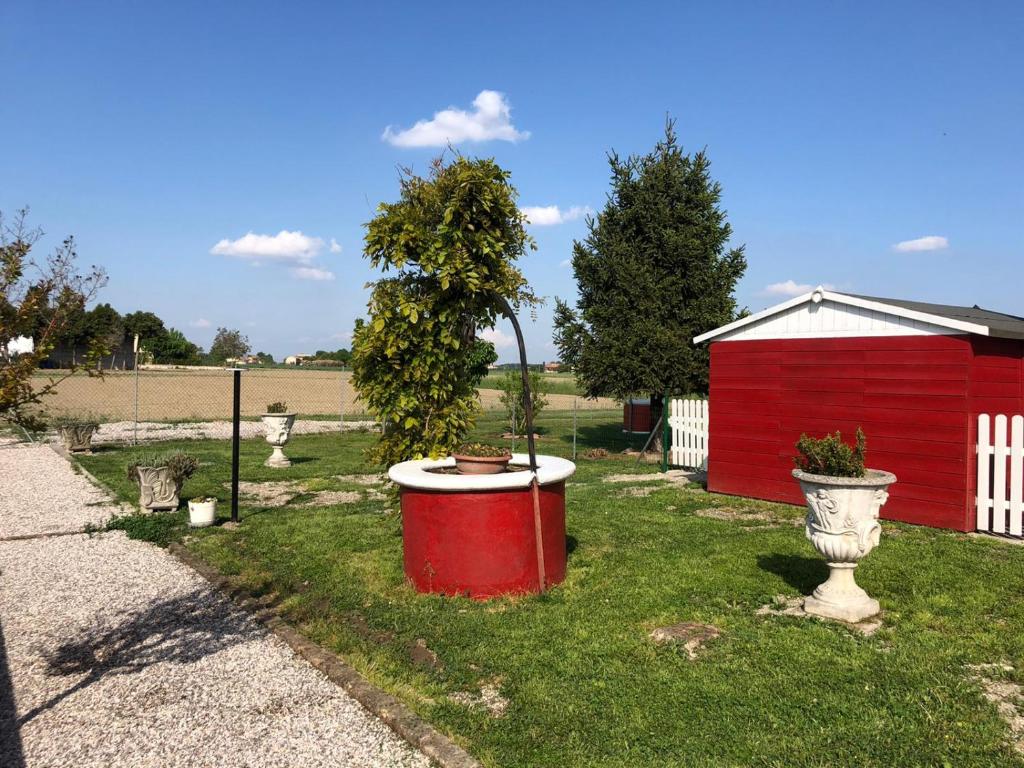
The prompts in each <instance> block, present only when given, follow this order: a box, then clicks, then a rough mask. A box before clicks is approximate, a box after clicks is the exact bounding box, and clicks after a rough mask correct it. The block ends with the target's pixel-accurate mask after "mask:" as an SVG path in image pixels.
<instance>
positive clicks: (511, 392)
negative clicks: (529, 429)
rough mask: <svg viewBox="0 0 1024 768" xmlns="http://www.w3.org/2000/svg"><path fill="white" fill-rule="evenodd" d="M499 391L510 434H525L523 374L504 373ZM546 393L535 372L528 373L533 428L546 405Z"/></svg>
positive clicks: (515, 371)
mask: <svg viewBox="0 0 1024 768" xmlns="http://www.w3.org/2000/svg"><path fill="white" fill-rule="evenodd" d="M498 389H499V390H500V391H501V397H500V398H499V399H500V400H501V404H502V405H503V406H505V416H506V418H507V419H508V423H509V426H510V427H512V432H513V433H514V434H517V435H525V434H526V408H524V404H525V402H526V399H525V397H524V395H523V374H522V372H521V371H520V370H518V369H516V370H514V371H506V372H505V375H504V376H502V377H501V381H500V382H499V383H498ZM547 391H548V385H547V382H546V381H544V378H543V377H542V376H541V375H540V374H539V373H537V372H536V371H530V401H531V402H532V403H533V426H534V428H535V429H536V426H537V414H539V413H540V412H541V411H542V410H544V406H545V405H547V404H548V399H547V397H545V395H546V394H547Z"/></svg>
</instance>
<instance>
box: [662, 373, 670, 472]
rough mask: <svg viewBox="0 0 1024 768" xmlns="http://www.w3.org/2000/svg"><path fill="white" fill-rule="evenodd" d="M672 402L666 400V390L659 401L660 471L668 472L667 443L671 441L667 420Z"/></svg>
mask: <svg viewBox="0 0 1024 768" xmlns="http://www.w3.org/2000/svg"><path fill="white" fill-rule="evenodd" d="M671 404H672V401H671V400H669V399H668V390H665V396H664V397H663V398H662V400H661V471H662V472H668V449H669V442H670V440H671V439H672V438H671V437H670V435H671V433H670V432H669V428H668V427H669V424H668V418H669V415H670V414H671V411H670V410H669V406H670V405H671Z"/></svg>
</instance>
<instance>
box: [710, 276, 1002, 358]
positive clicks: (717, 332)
mask: <svg viewBox="0 0 1024 768" xmlns="http://www.w3.org/2000/svg"><path fill="white" fill-rule="evenodd" d="M815 295H817V296H819V298H818V301H823V300H828V301H834V302H836V303H837V304H847V305H849V306H853V307H861V308H862V309H870V310H874V311H876V312H885V313H886V314H889V315H895V316H897V317H905V318H908V319H910V320H919V321H920V322H923V323H930V324H931V325H937V326H939V327H940V328H951V329H953V330H956V331H962V332H964V333H974V334H977V335H978V336H990V335H991V331H990V330H989V327H988V326H987V325H978V324H977V323H969V322H967V321H965V320H954V319H953V318H950V317H943V316H942V315H932V314H929V313H928V312H918V311H917V310H913V309H907V308H906V307H900V306H897V305H896V304H886V303H885V302H883V301H870V300H868V299H862V298H860V297H858V296H850V295H849V294H846V293H839V292H838V291H828V290H825V288H824V287H822V286H820V285H819V286H818V287H817V288H815V289H814V290H813V291H809V292H807V293H805V294H802V295H800V296H797V297H795V298H792V299H790V300H789V301H784V302H782V303H781V304H776V305H775V306H772V307H768V308H767V309H762V310H761V311H760V312H755V313H754V314H752V315H747V316H746V317H742V318H740V319H739V320H733V321H732V322H731V323H727V324H726V325H723V326H721V327H720V328H715V329H714V330H713V331H708V332H707V333H702V334H701V335H700V336H694V337H693V343H694V344H701V343H703V342H705V341H708V340H710V339H714V338H716V337H718V336H722V335H724V334H726V333H730V332H731V331H735V330H736V329H738V328H743V327H744V326H747V325H750V324H751V323H756V322H757V321H758V320H763V319H764V318H766V317H771V316H772V315H777V314H778V313H779V312H785V311H786V310H787V309H790V308H792V307H796V306H799V305H800V304H804V303H806V302H808V301H811V300H813V299H814V297H815Z"/></svg>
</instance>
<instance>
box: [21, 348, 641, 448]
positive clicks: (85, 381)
mask: <svg viewBox="0 0 1024 768" xmlns="http://www.w3.org/2000/svg"><path fill="white" fill-rule="evenodd" d="M51 376H55V377H59V376H60V371H52V370H41V371H39V372H38V373H37V374H36V381H37V382H38V385H39V386H42V385H43V384H45V383H46V382H47V381H48V380H49V378H50V377H51ZM351 376H352V374H351V371H348V370H340V369H322V368H311V367H310V368H304V367H301V366H299V367H287V368H285V367H272V368H256V367H253V368H246V369H244V370H243V372H242V375H241V416H242V420H243V423H242V434H243V437H246V436H252V437H255V436H257V435H259V434H261V427H260V424H259V417H260V416H261V415H262V414H263V413H265V412H266V410H267V406H268V405H270V404H271V403H277V402H283V403H285V405H286V407H287V410H288V411H289V412H292V413H295V414H296V415H297V419H296V427H295V434H303V433H310V432H327V431H345V430H364V429H367V428H373V427H374V426H375V422H374V420H373V417H372V416H371V415H370V414H369V413H368V411H367V409H366V406H365V405H364V404H363V402H362V400H361V399H360V398H359V395H358V392H356V390H355V388H354V387H353V386H352V382H351ZM232 379H233V375H232V370H231V369H228V368H210V367H172V366H140V367H139V369H138V370H135V371H133V370H128V371H119V370H108V371H105V372H104V374H103V376H102V377H95V376H94V377H90V376H88V375H86V374H85V373H81V372H79V373H76V374H75V375H73V376H71V377H69V378H67V379H65V380H64V381H62V382H61V383H60V385H59V386H58V387H57V389H56V391H55V392H54V394H52V395H50V396H48V397H47V398H46V399H45V402H44V405H45V409H46V411H47V414H48V416H49V417H50V418H51V419H56V418H60V417H71V418H76V419H82V420H91V421H95V422H98V423H99V424H101V429H100V430H99V432H98V433H97V434H96V435H95V437H94V442H96V443H98V444H103V443H106V444H133V443H143V442H150V441H154V440H170V439H178V438H222V439H227V438H229V437H230V435H231V410H232V387H233V381H232ZM567 380H568V379H567ZM496 387H497V382H496V380H493V381H492V380H491V379H487V380H485V381H484V383H483V384H482V386H481V388H480V390H479V394H480V402H481V405H482V407H483V409H484V412H485V416H489V417H491V420H492V423H493V419H495V418H497V419H499V420H500V419H501V414H504V413H505V408H504V406H503V405H502V403H501V391H500V389H498V388H496ZM546 400H547V405H546V406H545V408H544V409H543V411H542V412H541V413H540V414H538V418H537V425H538V427H539V428H541V429H542V430H545V429H546V430H557V431H558V432H560V433H562V434H564V433H566V432H567V431H569V430H571V434H572V447H573V449H574V452H575V449H576V447H577V443H578V444H579V449H580V450H581V451H582V450H584V449H585V448H586V447H587V446H591V445H595V444H598V443H600V444H607V443H610V442H614V443H616V444H617V443H618V442H619V439H618V437H619V436H618V435H617V430H620V429H621V419H622V410H621V408H622V407H621V405H619V404H618V403H616V402H615V401H614V400H610V399H604V398H602V399H597V400H588V399H586V398H583V397H580V396H577V395H574V394H569V393H568V392H566V391H565V386H564V383H563V385H562V387H561V391H553V392H549V393H547V394H546ZM502 423H504V422H502ZM506 430H507V431H509V432H510V431H511V425H509V427H508V428H506ZM249 433H251V434H249ZM17 436H18V435H16V434H15V435H12V437H17ZM524 444H525V443H524ZM516 447H517V448H520V447H521V446H519V445H517V446H516ZM608 447H609V448H611V447H612V446H611V445H609V446H608Z"/></svg>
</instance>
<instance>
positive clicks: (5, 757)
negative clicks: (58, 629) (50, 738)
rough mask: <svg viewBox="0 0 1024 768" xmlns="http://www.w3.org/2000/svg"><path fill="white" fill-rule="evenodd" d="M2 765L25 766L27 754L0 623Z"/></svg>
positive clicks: (20, 767)
mask: <svg viewBox="0 0 1024 768" xmlns="http://www.w3.org/2000/svg"><path fill="white" fill-rule="evenodd" d="M0 765H3V766H4V767H5V768H24V766H25V755H24V753H23V752H22V749H21V734H20V733H19V728H18V711H17V709H15V706H14V681H13V680H11V670H10V667H9V666H8V665H7V646H6V644H5V643H4V631H3V626H2V625H0Z"/></svg>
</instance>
